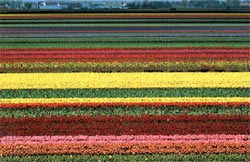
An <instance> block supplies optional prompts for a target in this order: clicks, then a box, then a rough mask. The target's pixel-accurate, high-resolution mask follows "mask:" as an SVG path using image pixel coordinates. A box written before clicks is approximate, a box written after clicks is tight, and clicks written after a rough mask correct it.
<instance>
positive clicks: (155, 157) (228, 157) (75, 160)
mask: <svg viewBox="0 0 250 162" xmlns="http://www.w3.org/2000/svg"><path fill="white" fill-rule="evenodd" d="M249 159H250V154H223V153H222V154H144V155H143V154H137V155H118V154H113V155H33V156H0V160H1V161H5V162H13V161H18V162H27V161H34V162H38V161H39V162H47V161H53V162H61V161H69V162H82V161H88V162H107V161H109V162H124V161H131V162H138V161H149V162H155V161H238V162H244V161H248V160H249Z"/></svg>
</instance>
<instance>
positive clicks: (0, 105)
mask: <svg viewBox="0 0 250 162" xmlns="http://www.w3.org/2000/svg"><path fill="white" fill-rule="evenodd" d="M100 106H101V107H103V106H104V107H116V106H125V107H127V106H145V107H149V106H153V107H161V106H175V107H190V106H192V107H197V108H198V107H202V106H223V107H227V106H232V107H237V106H250V103H249V102H181V103H180V102H178V103H176V102H172V103H171V102H167V103H165V102H157V103H153V102H148V103H146V102H143V103H142V102H140V103H139V102H130V103H124V102H117V103H115V102H113V103H105V102H102V103H101V102H100V103H91V102H89V103H0V108H36V107H43V108H60V107H76V108H77V107H89V108H93V107H100Z"/></svg>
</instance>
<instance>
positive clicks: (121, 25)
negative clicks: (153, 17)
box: [0, 22, 250, 28]
mask: <svg viewBox="0 0 250 162" xmlns="http://www.w3.org/2000/svg"><path fill="white" fill-rule="evenodd" d="M59 26H60V27H179V26H182V27H243V26H244V27H250V25H249V23H209V24H208V23H139V22H136V23H132V24H129V23H112V24H108V23H103V24H101V23H91V24H90V23H51V24H32V23H31V24H19V23H16V24H0V27H2V28H6V27H15V28H19V27H32V28H35V27H59Z"/></svg>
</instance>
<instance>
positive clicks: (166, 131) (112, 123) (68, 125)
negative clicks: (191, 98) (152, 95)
mask: <svg viewBox="0 0 250 162" xmlns="http://www.w3.org/2000/svg"><path fill="white" fill-rule="evenodd" d="M0 123H1V125H0V132H1V136H33V135H175V134H179V135H186V134H232V135H237V134H249V132H250V116H249V115H232V116H224V115H219V116H218V115H197V116H194V115H179V116H141V117H135V116H124V117H120V116H96V117H93V116H92V117H91V116H79V117H73V116H71V117H66V116H52V117H39V118H29V117H25V118H16V119H15V118H14V119H13V118H1V119H0Z"/></svg>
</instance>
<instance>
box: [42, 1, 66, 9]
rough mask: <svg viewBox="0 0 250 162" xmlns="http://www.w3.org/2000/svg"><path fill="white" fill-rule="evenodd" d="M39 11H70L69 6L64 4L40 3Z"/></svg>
mask: <svg viewBox="0 0 250 162" xmlns="http://www.w3.org/2000/svg"><path fill="white" fill-rule="evenodd" d="M38 9H40V10H65V9H68V4H62V3H46V2H42V3H39V5H38Z"/></svg>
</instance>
